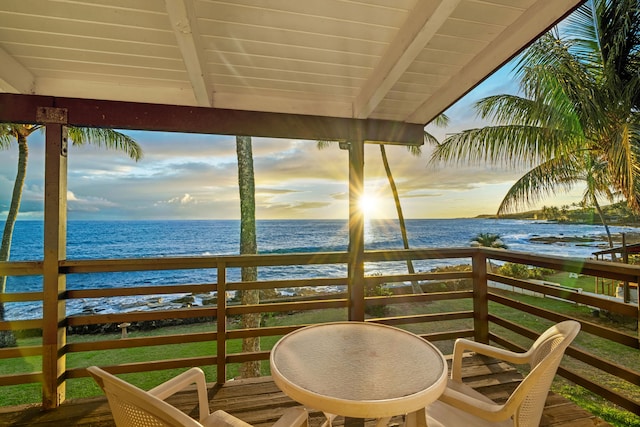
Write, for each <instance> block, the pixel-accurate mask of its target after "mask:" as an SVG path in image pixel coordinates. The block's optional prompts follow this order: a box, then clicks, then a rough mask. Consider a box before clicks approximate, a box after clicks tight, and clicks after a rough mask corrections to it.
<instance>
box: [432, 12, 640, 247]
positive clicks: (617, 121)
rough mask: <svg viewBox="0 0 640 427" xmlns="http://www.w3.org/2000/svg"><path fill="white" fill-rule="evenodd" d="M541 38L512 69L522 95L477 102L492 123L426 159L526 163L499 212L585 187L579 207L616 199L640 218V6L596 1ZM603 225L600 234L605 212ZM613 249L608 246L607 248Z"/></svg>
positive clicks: (457, 137)
mask: <svg viewBox="0 0 640 427" xmlns="http://www.w3.org/2000/svg"><path fill="white" fill-rule="evenodd" d="M566 23H567V25H566V27H564V28H563V29H562V30H561V29H559V28H556V29H554V30H552V31H551V32H549V33H547V34H546V35H544V36H543V37H541V38H540V39H539V40H538V41H537V42H536V43H534V44H533V45H532V46H531V47H530V48H528V49H527V50H526V51H525V52H524V54H523V55H522V56H521V58H520V60H519V62H518V63H517V66H516V77H517V78H518V79H519V81H520V88H521V92H522V93H523V96H515V95H497V96H491V97H487V98H484V99H482V100H480V101H478V103H477V104H476V109H477V111H478V113H479V115H480V116H481V117H482V118H484V119H492V120H494V121H495V122H497V124H496V125H494V126H488V127H485V128H481V129H471V130H467V131H464V132H461V133H459V134H456V135H453V136H450V137H449V138H447V139H446V140H445V141H444V142H443V143H442V144H440V145H438V146H437V147H436V150H435V151H434V153H433V156H432V159H431V162H434V163H435V162H438V161H445V162H451V161H458V162H462V161H465V160H466V161H467V162H468V163H482V162H489V163H494V164H496V163H500V164H503V165H506V166H511V167H516V168H518V167H520V168H521V167H527V168H529V171H528V172H527V173H526V174H525V175H524V176H523V177H522V178H520V179H519V180H518V181H517V182H516V183H515V184H514V185H513V186H512V187H511V189H510V190H509V192H508V193H507V195H506V196H505V198H504V199H503V201H502V204H501V205H500V207H499V209H498V214H501V213H506V212H509V211H513V210H517V209H519V208H520V207H522V206H524V205H529V204H533V203H534V202H537V201H539V200H540V199H541V198H543V197H545V196H547V195H550V194H555V193H556V192H558V191H568V190H570V189H571V188H573V187H574V186H575V185H576V184H577V183H579V182H586V190H585V194H584V197H583V200H584V201H587V202H588V203H589V204H592V205H594V206H595V207H596V209H597V210H598V211H599V212H600V211H601V210H600V208H599V204H598V198H599V197H600V198H601V197H605V198H607V199H608V200H612V198H613V197H614V195H616V194H619V195H620V196H621V197H623V198H624V199H625V200H626V202H627V204H628V206H629V207H630V208H631V209H632V210H633V211H635V212H640V205H639V203H638V200H637V197H636V194H637V193H638V189H639V188H640V185H639V183H640V181H639V180H638V173H639V172H640V165H639V164H638V154H639V149H640V128H639V124H640V115H639V114H638V111H639V110H638V107H639V106H640V72H639V71H640V68H639V67H640V9H639V8H638V4H637V0H620V1H610V0H593V1H592V2H588V3H585V4H584V5H583V6H581V7H580V8H579V9H578V10H577V11H576V12H575V13H574V14H572V15H571V16H570V17H569V18H568V19H567V22H566ZM601 219H602V221H603V224H604V225H605V228H608V227H607V226H606V222H605V220H604V215H601ZM610 244H611V243H610Z"/></svg>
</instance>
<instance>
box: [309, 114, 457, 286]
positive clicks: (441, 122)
mask: <svg viewBox="0 0 640 427" xmlns="http://www.w3.org/2000/svg"><path fill="white" fill-rule="evenodd" d="M433 123H434V124H435V125H436V126H446V125H447V124H448V123H449V118H448V117H447V116H446V115H444V114H441V115H439V116H438V117H436V118H435V120H434V122H433ZM424 140H425V141H426V142H429V143H430V144H432V145H437V144H438V140H437V138H436V137H435V136H433V135H432V134H430V133H429V132H426V131H425V132H424ZM329 145H331V141H318V142H317V147H318V149H320V150H322V149H324V148H327V147H328V146H329ZM379 147H380V157H381V159H382V164H383V166H384V170H385V174H386V176H387V181H389V187H390V188H391V194H392V195H393V202H394V204H395V207H396V213H397V214H398V224H399V226H400V235H401V237H402V244H403V247H404V248H405V249H409V237H408V235H407V225H406V223H405V220H404V214H403V212H402V205H401V204H400V195H399V193H398V187H397V186H396V182H395V179H394V178H393V173H392V172H391V167H390V166H389V158H388V157H387V150H386V148H385V146H384V144H379ZM407 150H408V151H409V153H411V155H413V156H420V155H422V148H421V147H420V146H418V145H410V146H407ZM407 271H408V272H409V274H413V273H415V268H414V267H413V262H412V261H411V260H410V259H407ZM411 289H412V290H413V293H420V294H421V293H422V288H421V287H420V284H419V283H418V282H411Z"/></svg>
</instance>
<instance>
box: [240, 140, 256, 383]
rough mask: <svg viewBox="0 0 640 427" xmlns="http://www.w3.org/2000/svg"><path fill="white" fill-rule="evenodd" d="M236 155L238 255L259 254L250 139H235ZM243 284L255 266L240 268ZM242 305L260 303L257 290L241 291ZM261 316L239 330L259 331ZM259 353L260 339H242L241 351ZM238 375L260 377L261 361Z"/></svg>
mask: <svg viewBox="0 0 640 427" xmlns="http://www.w3.org/2000/svg"><path fill="white" fill-rule="evenodd" d="M236 152H237V156H238V185H239V188H240V253H241V254H255V253H257V252H258V245H257V239H256V196H255V194H256V189H255V179H254V173H253V152H252V149H251V137H248V136H238V137H236ZM241 275H242V281H243V282H252V281H256V280H258V269H257V268H256V267H242V269H241ZM240 300H241V303H242V305H257V304H260V290H258V289H248V290H242V291H240ZM260 318H261V316H260V313H251V314H243V315H242V321H241V323H242V328H243V329H249V328H259V327H260ZM257 351H260V338H259V337H254V338H243V340H242V352H244V353H249V352H252V353H253V352H257ZM240 376H241V377H242V378H251V377H259V376H260V362H259V361H251V362H245V363H243V364H242V365H241V366H240Z"/></svg>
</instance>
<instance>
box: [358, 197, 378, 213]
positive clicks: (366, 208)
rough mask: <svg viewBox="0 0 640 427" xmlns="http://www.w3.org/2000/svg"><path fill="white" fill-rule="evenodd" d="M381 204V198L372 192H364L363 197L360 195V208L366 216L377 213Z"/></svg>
mask: <svg viewBox="0 0 640 427" xmlns="http://www.w3.org/2000/svg"><path fill="white" fill-rule="evenodd" d="M379 205H380V200H379V199H378V198H377V197H375V196H372V195H370V194H363V195H362V197H360V201H359V202H358V206H359V207H360V210H361V211H362V213H363V214H364V216H366V217H371V216H372V215H373V214H375V213H376V212H377V211H378V206H379Z"/></svg>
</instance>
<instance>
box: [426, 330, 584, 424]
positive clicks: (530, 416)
mask: <svg viewBox="0 0 640 427" xmlns="http://www.w3.org/2000/svg"><path fill="white" fill-rule="evenodd" d="M579 331H580V323H578V322H575V321H572V320H569V321H565V322H561V323H558V324H557V325H555V326H552V327H550V328H549V329H547V330H546V331H545V332H544V333H543V334H542V335H540V337H539V338H538V339H537V340H536V341H535V342H534V343H533V345H532V346H531V348H530V349H529V351H527V352H525V353H515V352H512V351H508V350H503V349H501V348H496V347H492V346H489V345H486V344H481V343H477V342H475V341H470V340H466V339H464V338H460V339H458V340H456V343H455V346H454V349H453V361H452V366H451V379H450V380H449V382H448V384H447V388H446V390H445V392H444V393H443V394H442V396H441V397H440V399H439V400H437V401H436V402H434V403H432V404H431V405H429V406H428V407H427V408H426V409H427V418H428V425H429V427H444V426H451V427H458V426H467V427H472V426H473V427H484V426H486V427H489V426H492V427H496V426H498V427H507V426H508V427H537V426H539V424H540V419H541V418H542V411H543V409H544V404H545V400H546V398H547V394H548V393H549V388H550V387H551V383H552V381H553V378H554V377H555V375H556V371H557V369H558V365H560V361H561V360H562V356H563V354H564V351H565V349H566V348H567V347H568V346H569V344H571V342H572V341H573V339H574V338H575V337H576V335H578V332H579ZM465 350H469V351H475V352H476V353H479V354H483V355H486V356H490V357H494V358H497V359H500V360H504V361H506V362H510V363H514V364H527V363H528V364H529V365H530V367H531V371H530V372H529V374H528V375H527V376H526V377H525V378H524V379H523V380H522V382H521V383H520V384H519V385H518V387H517V388H516V389H515V390H514V392H513V393H512V394H511V395H510V396H509V398H508V400H507V401H506V403H504V404H502V405H499V404H497V403H495V402H494V401H492V400H491V399H489V398H488V397H486V396H484V395H482V394H481V393H479V392H477V391H475V390H474V389H473V388H471V387H469V386H468V385H466V384H463V383H462V372H461V371H462V356H463V353H464V351H465Z"/></svg>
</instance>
